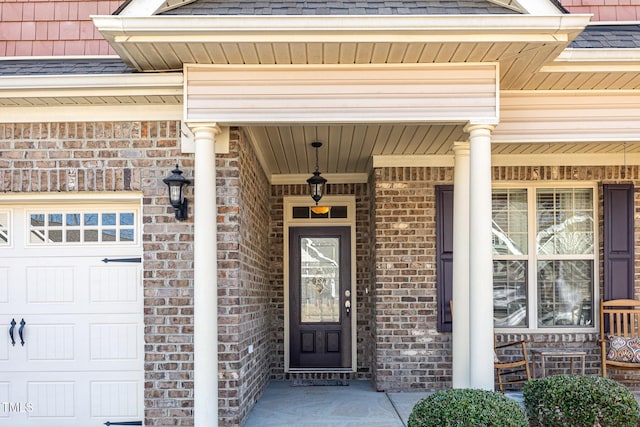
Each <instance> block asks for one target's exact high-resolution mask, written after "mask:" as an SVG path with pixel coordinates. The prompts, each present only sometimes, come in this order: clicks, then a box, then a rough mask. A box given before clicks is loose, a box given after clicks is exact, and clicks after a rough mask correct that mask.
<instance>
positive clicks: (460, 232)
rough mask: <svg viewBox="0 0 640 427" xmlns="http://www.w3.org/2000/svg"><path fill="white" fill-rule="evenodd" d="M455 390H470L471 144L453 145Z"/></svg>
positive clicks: (453, 341) (453, 340)
mask: <svg viewBox="0 0 640 427" xmlns="http://www.w3.org/2000/svg"><path fill="white" fill-rule="evenodd" d="M453 153H454V178H453V313H452V315H453V333H452V353H453V376H452V386H453V388H468V387H470V366H469V362H470V361H469V345H470V344H469V143H468V142H456V143H454V146H453Z"/></svg>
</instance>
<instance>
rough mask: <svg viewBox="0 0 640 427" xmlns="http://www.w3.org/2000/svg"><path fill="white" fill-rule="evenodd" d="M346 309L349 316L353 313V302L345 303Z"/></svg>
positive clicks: (347, 301)
mask: <svg viewBox="0 0 640 427" xmlns="http://www.w3.org/2000/svg"><path fill="white" fill-rule="evenodd" d="M344 308H346V309H347V316H348V315H349V313H351V301H349V300H346V301H345V302H344Z"/></svg>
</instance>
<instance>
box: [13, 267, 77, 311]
mask: <svg viewBox="0 0 640 427" xmlns="http://www.w3.org/2000/svg"><path fill="white" fill-rule="evenodd" d="M26 276H27V277H26V284H27V304H48V303H55V304H59V303H72V304H73V303H76V302H78V301H76V299H77V298H78V295H77V292H76V290H75V288H76V286H75V285H76V284H75V275H74V268H73V267H68V266H52V267H35V266H28V267H27V268H26Z"/></svg>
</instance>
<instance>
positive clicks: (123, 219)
mask: <svg viewBox="0 0 640 427" xmlns="http://www.w3.org/2000/svg"><path fill="white" fill-rule="evenodd" d="M120 225H133V213H131V212H127V213H121V214H120Z"/></svg>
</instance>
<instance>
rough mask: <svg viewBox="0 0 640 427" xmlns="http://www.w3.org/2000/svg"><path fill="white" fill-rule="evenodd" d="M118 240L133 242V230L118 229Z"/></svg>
mask: <svg viewBox="0 0 640 427" xmlns="http://www.w3.org/2000/svg"><path fill="white" fill-rule="evenodd" d="M120 241H121V242H133V230H131V229H123V230H120Z"/></svg>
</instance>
